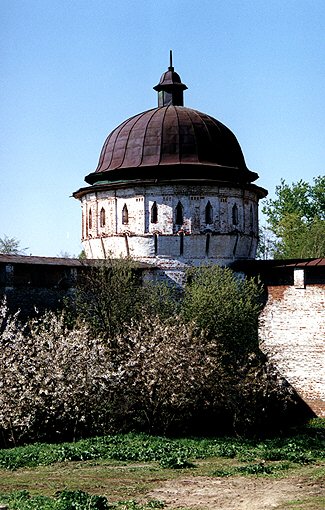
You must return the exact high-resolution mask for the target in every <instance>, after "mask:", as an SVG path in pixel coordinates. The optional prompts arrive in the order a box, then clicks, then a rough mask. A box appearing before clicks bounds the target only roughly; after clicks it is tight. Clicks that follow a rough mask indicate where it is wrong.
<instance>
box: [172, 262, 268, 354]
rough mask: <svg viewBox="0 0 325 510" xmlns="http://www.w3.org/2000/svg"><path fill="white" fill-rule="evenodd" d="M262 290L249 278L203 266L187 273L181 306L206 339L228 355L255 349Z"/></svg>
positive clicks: (228, 270) (225, 270)
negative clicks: (214, 341)
mask: <svg viewBox="0 0 325 510" xmlns="http://www.w3.org/2000/svg"><path fill="white" fill-rule="evenodd" d="M261 309H262V288H261V286H260V285H259V284H258V283H256V282H255V281H254V280H253V279H247V278H240V277H236V276H235V275H234V273H233V272H232V271H231V270H230V269H229V268H221V267H219V266H216V265H214V266H206V267H200V268H193V269H191V270H189V272H188V282H187V285H186V287H185V294H184V300H183V306H182V314H183V316H184V317H185V319H186V320H192V321H194V322H195V323H196V325H197V326H198V327H199V328H200V330H202V331H204V332H205V334H206V335H207V336H208V337H209V338H216V339H218V341H219V342H220V343H221V344H222V345H223V346H224V348H225V349H226V350H227V352H229V353H233V354H236V353H242V352H247V351H254V350H256V349H257V348H258V337H257V329H258V316H259V314H260V311H261Z"/></svg>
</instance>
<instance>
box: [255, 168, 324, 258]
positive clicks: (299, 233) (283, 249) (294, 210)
mask: <svg viewBox="0 0 325 510" xmlns="http://www.w3.org/2000/svg"><path fill="white" fill-rule="evenodd" d="M275 194H276V198H275V199H269V200H267V201H266V204H265V205H264V207H263V209H262V211H263V213H264V214H265V215H266V217H267V222H268V226H269V229H270V230H271V232H272V233H273V234H274V235H275V236H276V238H277V241H276V243H275V249H274V256H275V257H279V258H312V257H323V256H324V255H325V177H322V176H318V177H316V178H314V180H313V183H312V184H310V183H308V182H306V181H303V180H300V181H298V182H297V183H292V184H291V185H289V184H287V183H286V182H285V181H284V180H283V179H282V180H281V183H280V185H279V186H277V187H276V189H275Z"/></svg>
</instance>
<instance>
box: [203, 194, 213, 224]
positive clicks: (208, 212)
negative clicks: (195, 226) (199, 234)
mask: <svg viewBox="0 0 325 510" xmlns="http://www.w3.org/2000/svg"><path fill="white" fill-rule="evenodd" d="M211 223H213V209H212V205H211V202H210V200H209V201H208V203H207V205H206V206H205V224H206V225H211Z"/></svg>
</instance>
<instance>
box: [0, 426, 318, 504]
mask: <svg viewBox="0 0 325 510" xmlns="http://www.w3.org/2000/svg"><path fill="white" fill-rule="evenodd" d="M323 425H324V421H323V422H321V421H319V420H318V421H317V422H314V423H313V424H312V425H311V426H309V427H307V428H305V429H303V430H299V431H298V432H296V433H294V434H292V435H290V436H288V437H283V438H276V439H272V440H263V441H257V440H244V439H235V438H217V439H173V440H171V439H166V438H157V437H150V436H146V435H134V434H128V435H123V436H122V435H121V436H110V437H106V438H95V439H90V440H85V441H80V442H78V443H73V444H60V445H42V444H36V445H30V446H25V447H21V448H14V449H11V450H0V503H1V502H3V503H5V504H7V505H8V508H10V509H15V510H32V509H35V510H36V509H37V510H86V509H88V510H93V509H94V510H95V509H98V510H106V509H108V508H118V509H128V510H129V509H130V510H131V509H134V510H140V509H141V510H142V509H149V508H173V505H172V503H168V501H167V500H168V498H167V500H166V498H165V497H164V498H160V497H156V496H155V491H157V490H158V489H160V488H162V487H164V486H170V484H172V486H173V488H174V489H175V487H177V485H178V484H180V485H179V486H180V488H181V484H182V483H183V481H184V479H186V480H190V482H188V483H193V484H194V485H195V484H200V483H203V482H202V480H203V481H204V484H205V487H207V486H208V485H209V483H210V485H211V491H212V492H213V487H214V486H213V484H215V483H218V484H219V485H220V484H221V483H222V484H228V485H227V487H228V486H230V485H231V484H233V485H234V483H235V484H236V490H237V492H238V491H240V487H241V485H240V484H242V490H243V493H244V491H245V485H246V486H247V484H249V483H251V481H250V480H252V479H253V480H254V483H255V481H256V480H261V481H262V482H263V483H264V482H265V480H266V481H267V482H265V483H268V484H269V486H267V490H268V493H270V490H271V488H272V485H270V483H271V481H272V480H273V481H274V483H275V484H276V483H278V484H279V483H280V482H281V483H283V482H284V481H288V483H289V482H292V485H293V486H294V487H295V486H297V487H298V488H299V487H300V489H301V490H300V489H299V490H298V489H297V494H296V497H292V498H291V499H290V498H289V499H287V500H286V502H285V503H283V504H284V506H281V505H282V503H279V505H278V506H277V507H276V508H279V509H280V508H281V509H283V510H287V509H288V510H290V509H292V510H301V509H304V510H307V509H308V510H320V509H323V508H324V505H325V497H324V495H322V494H321V492H320V490H318V489H319V488H320V487H321V483H322V480H324V478H325V441H324V433H323V432H324V429H323V428H322V426H323ZM207 481H209V483H208V482H207ZM277 481H278V482H277ZM279 481H280V482H279ZM230 482H231V483H230ZM263 483H262V485H263ZM265 483H264V485H265ZM229 484H230V485H229ZM255 485H256V484H255ZM220 487H221V485H220ZM222 487H226V485H222ZM287 488H288V487H287ZM277 490H278V489H277ZM58 491H61V495H58ZM62 491H63V492H62ZM81 491H82V492H81ZM167 492H168V491H167ZM152 494H153V496H152ZM162 494H163V495H164V494H165V495H166V494H167V493H164V492H162ZM290 494H291V493H290ZM288 495H289V492H288ZM100 496H102V497H100ZM175 498H176V500H177V491H176V496H175ZM183 499H184V501H186V498H183ZM164 501H165V503H164ZM166 501H167V503H166ZM192 501H193V498H192ZM181 503H182V499H178V500H177V505H179V504H181ZM201 503H202V502H201ZM194 504H195V501H194ZM204 504H205V503H204ZM207 504H208V503H207ZM223 504H224V505H226V502H225V501H224V502H223ZM219 506H220V504H219ZM189 507H191V508H214V507H213V505H209V504H208V506H192V504H191V505H190V506H189ZM189 507H188V508H189ZM177 508H180V506H177ZM183 508H185V507H183ZM220 508H232V507H227V506H220ZM233 508H234V509H235V508H236V507H235V506H234V507H233ZM252 508H253V507H252Z"/></svg>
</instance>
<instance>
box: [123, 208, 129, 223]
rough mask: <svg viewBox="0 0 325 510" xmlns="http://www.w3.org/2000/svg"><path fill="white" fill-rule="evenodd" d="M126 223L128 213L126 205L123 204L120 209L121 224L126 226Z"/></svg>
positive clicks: (127, 221)
mask: <svg viewBox="0 0 325 510" xmlns="http://www.w3.org/2000/svg"><path fill="white" fill-rule="evenodd" d="M128 223H129V211H128V208H127V206H126V204H124V206H123V209H122V224H123V225H127V224H128Z"/></svg>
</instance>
